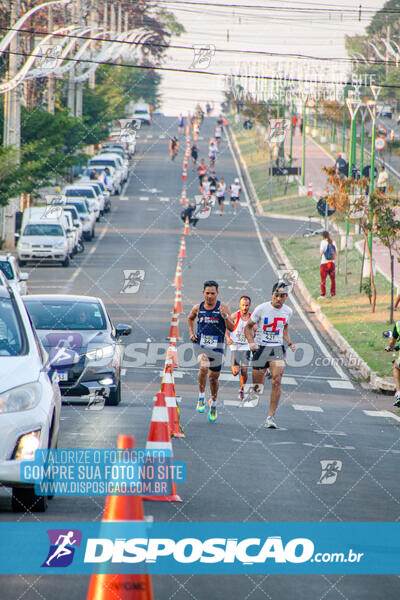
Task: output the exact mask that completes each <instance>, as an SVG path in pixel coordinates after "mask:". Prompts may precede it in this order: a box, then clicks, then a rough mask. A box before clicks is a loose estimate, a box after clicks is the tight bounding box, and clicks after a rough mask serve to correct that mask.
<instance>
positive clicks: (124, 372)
mask: <svg viewBox="0 0 400 600" xmlns="http://www.w3.org/2000/svg"><path fill="white" fill-rule="evenodd" d="M121 375H122V377H124V376H125V375H126V369H121Z"/></svg>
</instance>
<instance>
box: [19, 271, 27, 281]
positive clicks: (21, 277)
mask: <svg viewBox="0 0 400 600" xmlns="http://www.w3.org/2000/svg"><path fill="white" fill-rule="evenodd" d="M19 278H20V280H21V281H28V279H29V273H20V274H19Z"/></svg>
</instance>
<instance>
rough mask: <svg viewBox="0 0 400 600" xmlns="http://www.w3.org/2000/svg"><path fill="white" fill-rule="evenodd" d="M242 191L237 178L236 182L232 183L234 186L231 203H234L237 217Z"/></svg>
mask: <svg viewBox="0 0 400 600" xmlns="http://www.w3.org/2000/svg"><path fill="white" fill-rule="evenodd" d="M241 191H242V188H241V187H240V181H239V179H238V178H237V177H236V179H235V181H234V182H233V183H232V185H231V187H230V192H231V202H232V203H233V214H235V215H236V213H237V209H238V206H239V198H240V192H241Z"/></svg>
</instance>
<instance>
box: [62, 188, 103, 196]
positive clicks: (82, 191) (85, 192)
mask: <svg viewBox="0 0 400 600" xmlns="http://www.w3.org/2000/svg"><path fill="white" fill-rule="evenodd" d="M65 195H66V196H67V198H74V197H75V198H79V197H82V196H86V198H96V193H95V191H94V189H93V188H91V187H89V188H74V189H72V190H65Z"/></svg>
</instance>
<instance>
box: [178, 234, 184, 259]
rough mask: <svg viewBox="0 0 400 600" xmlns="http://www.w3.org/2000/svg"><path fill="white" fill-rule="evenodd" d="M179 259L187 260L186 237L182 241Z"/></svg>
mask: <svg viewBox="0 0 400 600" xmlns="http://www.w3.org/2000/svg"><path fill="white" fill-rule="evenodd" d="M178 258H186V242H185V238H184V237H183V238H182V239H181V245H180V248H179V254H178Z"/></svg>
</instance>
